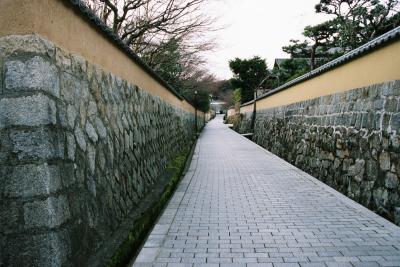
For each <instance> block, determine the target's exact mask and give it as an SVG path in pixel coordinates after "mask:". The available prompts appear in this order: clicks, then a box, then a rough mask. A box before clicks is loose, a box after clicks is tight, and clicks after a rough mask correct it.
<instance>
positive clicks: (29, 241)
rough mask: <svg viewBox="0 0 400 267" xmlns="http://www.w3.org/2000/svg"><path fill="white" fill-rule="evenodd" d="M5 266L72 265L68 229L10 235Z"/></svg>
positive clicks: (6, 244) (6, 246)
mask: <svg viewBox="0 0 400 267" xmlns="http://www.w3.org/2000/svg"><path fill="white" fill-rule="evenodd" d="M2 253H4V260H5V266H71V263H69V264H68V263H67V262H68V257H69V256H70V253H71V242H70V233H69V232H68V231H67V230H62V231H58V232H48V233H44V234H35V235H25V236H18V237H14V236H13V237H9V238H7V240H6V243H5V250H4V251H2Z"/></svg>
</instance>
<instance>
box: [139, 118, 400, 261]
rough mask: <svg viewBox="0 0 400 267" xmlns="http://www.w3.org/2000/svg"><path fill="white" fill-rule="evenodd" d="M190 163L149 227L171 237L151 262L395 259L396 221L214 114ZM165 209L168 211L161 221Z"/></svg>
mask: <svg viewBox="0 0 400 267" xmlns="http://www.w3.org/2000/svg"><path fill="white" fill-rule="evenodd" d="M221 140H224V142H221ZM189 169H190V171H189V172H188V173H187V174H186V175H185V177H184V178H183V180H182V182H181V184H180V186H179V188H178V190H177V192H175V195H174V197H173V198H172V200H171V202H170V203H169V206H168V207H167V209H166V211H165V212H164V214H163V215H162V216H161V221H162V224H161V225H156V226H155V228H154V230H153V233H152V234H151V236H152V235H153V234H154V235H164V236H168V237H169V238H166V239H164V241H163V243H161V244H157V245H160V249H161V252H160V254H159V255H158V258H157V256H156V259H155V262H158V261H159V260H166V259H167V260H168V261H167V262H169V264H171V266H173V265H172V264H177V263H179V264H185V263H188V262H189V263H194V265H193V266H197V265H196V264H197V263H196V258H199V259H201V260H202V259H203V258H206V263H205V264H206V265H207V264H212V265H211V266H213V265H215V264H219V266H248V267H249V266H274V267H276V266H287V267H289V266H297V267H299V266H309V267H314V266H324V267H326V266H343V267H346V266H353V265H354V266H363V265H362V263H365V266H375V265H376V263H377V264H380V265H383V264H386V265H387V266H391V265H390V264H395V263H398V261H397V260H398V258H397V257H400V250H398V249H397V248H400V239H399V234H400V228H398V227H397V226H394V225H392V224H391V223H389V222H388V221H386V220H384V219H383V218H381V217H379V216H377V215H376V214H374V213H373V212H371V211H369V210H366V209H365V208H363V207H361V206H360V205H359V204H356V203H355V202H353V201H352V200H350V199H348V198H347V197H345V196H343V195H341V194H340V193H338V192H336V191H334V190H333V189H331V188H329V187H328V186H326V185H324V184H322V183H321V182H319V181H318V180H317V179H315V178H313V177H311V176H309V175H307V174H306V173H304V172H302V171H300V170H299V169H297V168H296V167H294V166H292V165H290V164H289V163H287V162H285V161H283V160H282V159H280V158H278V157H276V156H275V155H273V154H271V153H270V152H268V151H266V150H264V149H262V148H261V147H259V146H257V145H255V144H254V143H252V142H251V141H249V140H247V139H246V138H243V137H242V136H240V135H239V134H237V133H235V132H233V131H232V130H230V129H228V127H227V126H225V125H224V124H222V118H221V117H220V116H217V118H216V119H215V120H213V121H211V122H210V123H209V124H208V125H207V127H206V128H205V130H204V131H203V133H202V134H201V136H200V138H199V141H198V144H197V148H196V152H195V155H194V157H193V159H192V162H191V166H190V168H189ZM169 210H173V211H174V212H173V213H171V214H173V215H172V217H170V218H169V219H168V221H164V220H163V218H165V216H167V214H169ZM168 216H169V215H168ZM173 216H174V217H173ZM147 242H148V244H150V245H151V244H152V243H154V240H153V239H151V238H150V239H149V240H148V241H147ZM382 242H383V243H382ZM144 249H146V245H145V248H144ZM167 249H179V250H178V251H171V252H170V253H171V254H169V251H168V250H167ZM166 255H168V257H169V258H164V257H165V256H166ZM150 256H151V257H152V258H154V255H150ZM183 259H185V262H182V260H183ZM172 260H175V263H174V262H172ZM149 262H151V261H149ZM202 264H203V263H202ZM206 265H204V266H206ZM177 266H178V265H177ZM201 266H203V265H201Z"/></svg>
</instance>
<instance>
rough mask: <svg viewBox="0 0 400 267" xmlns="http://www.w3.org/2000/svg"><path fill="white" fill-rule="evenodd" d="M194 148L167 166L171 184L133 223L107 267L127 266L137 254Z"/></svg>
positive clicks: (187, 149)
mask: <svg viewBox="0 0 400 267" xmlns="http://www.w3.org/2000/svg"><path fill="white" fill-rule="evenodd" d="M193 148H194V146H192V145H188V146H187V147H185V148H184V149H182V151H181V153H178V154H177V155H176V156H175V157H174V158H173V160H172V161H171V163H170V164H169V165H168V166H167V168H166V169H165V175H166V176H167V177H168V178H167V179H168V180H169V182H168V183H167V184H166V186H165V187H164V189H163V191H162V194H161V195H160V197H159V198H158V199H154V201H153V202H152V203H151V204H150V206H149V208H148V209H147V210H146V211H144V212H143V213H142V215H141V216H140V218H138V219H137V220H135V221H134V222H133V225H132V230H131V231H130V232H129V234H128V236H127V237H126V239H125V241H124V242H123V243H122V244H121V245H120V246H119V248H118V249H117V251H115V253H114V255H113V256H112V257H111V259H110V260H109V261H108V263H107V265H106V266H107V267H118V266H126V265H127V264H128V263H129V261H130V260H131V259H132V257H133V256H134V255H135V254H136V252H137V250H138V249H139V248H140V246H141V244H142V242H143V240H144V239H145V238H146V236H147V234H148V233H149V231H150V230H151V229H152V227H153V225H154V223H155V222H156V220H157V218H158V216H159V214H160V213H161V211H162V210H163V209H164V207H165V205H166V204H167V202H168V200H169V199H170V198H171V196H172V194H173V192H174V191H175V189H176V187H177V185H178V182H179V181H180V179H181V178H182V176H183V172H184V170H185V166H186V162H187V161H189V160H191V155H192V153H191V152H192V149H193Z"/></svg>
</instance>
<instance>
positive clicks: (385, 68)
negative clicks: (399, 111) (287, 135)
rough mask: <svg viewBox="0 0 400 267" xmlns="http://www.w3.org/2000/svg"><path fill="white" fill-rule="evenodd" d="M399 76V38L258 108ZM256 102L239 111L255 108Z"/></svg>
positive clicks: (260, 103) (301, 99) (293, 88)
mask: <svg viewBox="0 0 400 267" xmlns="http://www.w3.org/2000/svg"><path fill="white" fill-rule="evenodd" d="M399 79H400V41H396V42H394V43H391V44H389V45H386V46H384V47H381V48H379V49H377V50H375V51H373V52H371V53H368V54H366V55H364V56H362V57H360V58H358V59H355V60H353V61H350V62H349V63H347V64H344V65H342V66H339V67H337V68H334V69H332V70H330V71H328V72H325V73H323V74H321V75H319V76H316V77H314V78H312V79H310V80H306V81H304V82H301V83H299V84H297V85H294V86H292V87H289V88H287V89H285V90H282V91H281V92H279V93H276V94H274V95H271V96H269V97H266V98H263V99H260V100H258V101H257V110H261V109H267V108H272V107H277V106H283V105H288V104H291V103H296V102H300V101H304V100H307V99H313V98H317V97H320V96H324V95H331V94H334V93H337V92H343V91H347V90H351V89H355V88H360V87H365V86H368V85H372V84H377V83H382V82H386V81H392V80H399ZM252 111H253V104H250V105H247V106H244V107H241V109H240V112H241V113H246V112H252Z"/></svg>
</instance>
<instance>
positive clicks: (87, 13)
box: [66, 0, 194, 106]
mask: <svg viewBox="0 0 400 267" xmlns="http://www.w3.org/2000/svg"><path fill="white" fill-rule="evenodd" d="M66 1H68V2H70V3H71V4H72V5H73V7H74V8H75V10H76V11H78V14H80V15H81V16H82V17H83V18H84V19H86V20H87V21H89V22H90V23H91V24H92V25H93V26H95V27H96V28H98V29H99V30H100V31H101V33H103V34H104V35H105V36H106V37H107V39H108V40H109V41H111V42H112V43H114V44H115V45H117V47H119V48H120V49H121V50H123V51H124V52H125V53H126V54H127V55H128V56H129V57H130V58H131V59H132V60H133V61H134V62H135V63H137V64H138V65H139V66H140V67H142V68H143V69H144V70H145V71H146V72H147V73H148V74H149V75H150V76H151V77H152V78H154V79H155V80H157V81H158V82H159V83H161V85H163V86H165V88H166V89H168V90H169V91H170V92H171V93H173V94H174V95H175V96H176V97H178V98H179V99H180V100H186V101H187V102H188V103H189V104H191V105H192V106H194V105H193V104H192V103H191V102H190V101H189V100H188V99H186V98H185V97H183V96H182V95H180V94H179V93H178V92H177V91H176V90H175V89H174V88H173V87H172V86H171V85H169V84H168V83H167V82H166V81H165V80H164V79H163V78H161V76H160V75H158V74H157V73H156V72H155V71H154V70H153V69H152V68H150V67H149V66H148V65H147V64H146V63H145V62H144V61H143V60H142V59H141V58H140V57H139V56H138V55H137V54H136V53H135V52H133V50H132V49H131V48H130V47H129V46H128V45H126V44H125V43H124V42H123V41H122V39H121V38H120V37H119V36H118V35H117V34H115V33H114V32H113V31H112V30H111V29H110V27H108V26H107V25H106V24H105V23H104V22H103V21H102V20H101V19H100V18H99V17H98V16H97V15H96V14H95V13H94V12H93V11H92V10H91V9H90V8H89V7H88V6H87V5H86V4H85V3H84V2H82V1H81V0H66Z"/></svg>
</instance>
